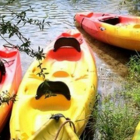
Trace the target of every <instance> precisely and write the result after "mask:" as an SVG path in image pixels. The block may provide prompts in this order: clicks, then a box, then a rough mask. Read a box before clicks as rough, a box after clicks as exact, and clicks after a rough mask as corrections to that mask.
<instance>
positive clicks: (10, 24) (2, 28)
mask: <svg viewBox="0 0 140 140" xmlns="http://www.w3.org/2000/svg"><path fill="white" fill-rule="evenodd" d="M13 2H15V0H8V1H7V2H5V3H4V4H3V6H2V8H3V9H5V10H6V11H7V12H8V13H9V14H10V19H8V18H7V16H6V15H5V14H0V37H1V38H2V39H3V40H5V42H6V43H7V44H6V46H7V47H10V48H17V49H18V50H19V51H21V52H25V53H26V54H27V55H29V56H30V57H33V58H36V59H37V60H38V63H39V64H38V68H39V69H40V71H39V73H38V74H37V75H38V76H43V77H45V75H46V74H47V73H45V69H46V68H43V67H42V65H41V61H42V59H44V58H45V54H44V51H43V49H41V47H40V46H38V50H37V51H35V50H33V49H32V48H31V41H30V39H29V38H27V37H25V35H23V33H22V32H21V29H22V28H23V27H24V26H25V25H34V26H37V27H39V29H40V30H43V29H44V26H45V25H48V26H49V25H50V22H46V21H45V19H43V20H42V21H39V20H38V19H32V18H29V17H28V12H34V9H33V8H32V7H29V8H27V9H26V10H23V11H16V12H15V11H12V10H10V8H9V7H8V6H9V5H11V4H12V3H13ZM7 36H8V38H7ZM15 36H16V37H17V39H18V40H20V41H21V44H20V45H17V44H13V43H11V42H10V41H9V39H10V38H12V37H15ZM1 61H4V60H1ZM4 92H5V91H4ZM8 98H9V100H11V97H9V96H7V100H8ZM3 99H4V98H3V94H0V103H2V102H4V100H3ZM12 99H13V98H12ZM13 101H14V100H13ZM0 105H1V104H0Z"/></svg>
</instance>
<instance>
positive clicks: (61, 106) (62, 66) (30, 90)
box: [10, 30, 97, 140]
mask: <svg viewBox="0 0 140 140" xmlns="http://www.w3.org/2000/svg"><path fill="white" fill-rule="evenodd" d="M44 53H45V58H44V59H43V60H42V62H40V65H41V64H42V65H41V67H42V71H43V73H46V74H45V76H44V74H43V75H42V76H41V73H40V68H39V67H40V66H38V64H39V62H38V61H36V60H35V61H34V62H33V63H32V65H31V66H30V67H29V69H28V71H27V72H26V74H25V76H24V78H23V80H22V83H21V85H20V87H19V90H18V94H17V99H16V100H17V101H16V102H15V103H14V106H13V110H12V115H11V119H10V133H11V139H20V140H44V139H45V140H55V139H57V140H60V139H61V140H76V139H79V137H80V135H81V134H82V132H83V130H84V129H85V126H86V124H87V122H88V119H89V116H90V114H91V111H92V108H93V105H94V102H95V96H96V90H97V72H96V65H95V60H94V56H93V52H92V51H91V48H90V47H89V46H88V44H87V43H86V42H85V40H84V38H83V37H82V35H81V34H80V33H79V32H78V31H77V30H68V31H67V32H64V33H62V34H61V35H60V36H59V37H58V38H57V39H56V40H55V41H53V42H52V43H51V44H50V45H48V46H47V47H46V49H45V50H44ZM44 68H46V69H44ZM38 73H40V76H39V75H38Z"/></svg>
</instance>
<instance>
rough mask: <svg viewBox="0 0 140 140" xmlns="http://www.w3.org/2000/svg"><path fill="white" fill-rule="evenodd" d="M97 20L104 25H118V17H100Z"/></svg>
mask: <svg viewBox="0 0 140 140" xmlns="http://www.w3.org/2000/svg"><path fill="white" fill-rule="evenodd" d="M98 20H99V21H100V22H104V23H107V24H111V25H116V24H119V23H120V19H119V17H116V16H102V17H100V18H98Z"/></svg>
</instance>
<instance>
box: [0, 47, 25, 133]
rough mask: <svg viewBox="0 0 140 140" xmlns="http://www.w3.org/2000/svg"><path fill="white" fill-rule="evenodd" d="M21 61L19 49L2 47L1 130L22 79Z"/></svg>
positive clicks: (0, 68) (0, 59)
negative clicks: (9, 99)
mask: <svg viewBox="0 0 140 140" xmlns="http://www.w3.org/2000/svg"><path fill="white" fill-rule="evenodd" d="M21 76H22V72H21V62H20V56H19V51H18V50H17V49H15V48H14V49H12V48H8V47H4V48H2V49H0V99H1V100H0V132H1V131H2V129H3V127H4V126H5V124H6V121H7V120H8V118H9V115H10V111H11V108H12V104H13V102H12V101H8V100H7V99H8V98H10V97H11V98H12V97H14V96H15V94H16V92H17V89H18V87H19V84H20V81H21Z"/></svg>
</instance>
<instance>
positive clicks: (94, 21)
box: [74, 12, 140, 51]
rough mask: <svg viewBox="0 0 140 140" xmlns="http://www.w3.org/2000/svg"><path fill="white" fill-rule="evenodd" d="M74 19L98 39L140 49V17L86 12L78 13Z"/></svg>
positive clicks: (122, 46)
mask: <svg viewBox="0 0 140 140" xmlns="http://www.w3.org/2000/svg"><path fill="white" fill-rule="evenodd" d="M74 19H75V21H76V23H78V25H80V27H81V28H82V29H83V30H84V31H85V32H87V33H88V34H90V35H91V36H92V37H94V38H95V39H97V40H100V41H102V42H105V43H108V44H110V45H114V46H118V47H121V48H125V49H129V50H137V51H140V17H136V16H123V15H115V14H109V13H93V12H86V13H77V14H76V15H75V17H74Z"/></svg>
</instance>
